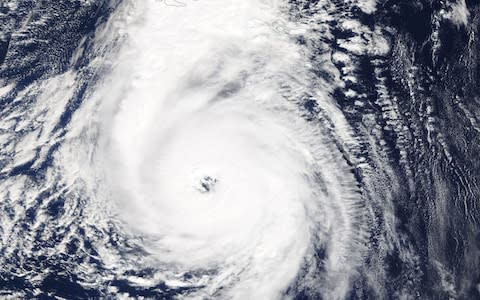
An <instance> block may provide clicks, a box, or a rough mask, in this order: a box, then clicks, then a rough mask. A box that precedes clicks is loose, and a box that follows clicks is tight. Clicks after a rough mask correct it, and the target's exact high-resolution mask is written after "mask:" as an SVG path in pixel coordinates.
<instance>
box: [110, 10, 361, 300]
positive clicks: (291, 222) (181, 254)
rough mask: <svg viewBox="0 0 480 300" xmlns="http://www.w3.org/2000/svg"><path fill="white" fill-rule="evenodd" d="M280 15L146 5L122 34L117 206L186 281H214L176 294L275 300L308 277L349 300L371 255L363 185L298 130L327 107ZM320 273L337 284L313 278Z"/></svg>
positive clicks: (314, 136) (308, 131)
mask: <svg viewBox="0 0 480 300" xmlns="http://www.w3.org/2000/svg"><path fill="white" fill-rule="evenodd" d="M165 4H167V5H165ZM282 9H283V7H282V6H280V5H279V3H267V2H260V1H227V2H225V1H196V2H194V1H191V2H188V3H186V5H184V6H178V5H168V2H167V3H165V2H158V1H146V2H145V3H143V4H138V3H135V4H133V3H132V4H130V6H129V8H128V18H127V19H126V20H123V21H124V22H126V23H125V27H124V28H122V29H123V30H126V31H127V39H126V43H125V45H124V46H123V48H122V50H121V51H120V53H119V59H118V61H119V62H118V63H117V64H116V65H115V66H114V67H113V71H112V73H111V74H110V75H109V77H110V80H111V81H112V82H115V85H121V86H123V87H124V88H123V90H124V92H123V93H122V94H121V95H115V94H114V95H110V94H109V93H108V91H105V94H104V97H105V99H108V101H111V103H112V107H115V112H114V116H113V118H111V119H110V121H111V124H110V125H108V126H106V128H109V131H108V137H107V139H108V143H106V144H107V145H108V146H105V148H104V150H103V151H106V152H107V155H106V156H108V157H109V158H108V161H109V163H108V167H107V168H106V169H107V170H108V171H107V177H108V178H110V182H111V188H112V191H111V192H112V195H113V197H112V198H114V199H117V202H116V203H117V204H116V209H118V215H119V217H120V218H121V219H122V220H123V221H124V222H125V223H126V224H127V227H128V228H129V230H131V231H132V232H134V233H135V234H140V235H143V236H145V237H146V238H145V247H146V250H147V251H148V253H150V254H151V255H153V256H154V257H155V258H156V259H157V260H158V263H159V264H164V265H165V264H166V265H172V266H175V269H176V270H177V274H171V276H173V277H175V278H177V281H178V280H180V279H179V278H180V277H179V276H180V275H181V274H185V273H186V272H191V271H192V270H193V271H195V270H196V271H198V270H203V271H209V273H208V274H209V275H208V276H206V275H202V276H200V277H198V278H195V277H193V278H188V280H185V282H182V283H177V284H182V285H190V286H199V287H201V288H199V290H198V296H200V297H201V296H215V295H217V296H224V297H227V298H235V299H247V298H249V297H252V296H253V295H255V297H256V298H257V299H275V298H278V297H279V296H280V295H281V294H280V293H281V292H285V290H286V289H287V288H288V286H289V285H290V284H291V283H292V282H293V281H294V280H295V278H296V277H297V276H305V277H306V278H308V280H310V281H311V282H312V284H314V283H315V282H317V281H319V280H322V281H323V283H322V284H323V285H326V286H327V289H326V290H327V291H328V293H330V295H335V297H343V296H344V295H342V293H344V290H343V289H344V286H346V285H347V284H348V280H349V276H350V275H351V274H350V268H354V266H355V263H356V259H357V256H358V255H359V253H360V252H361V251H362V249H361V243H359V240H361V225H362V224H361V222H362V220H361V210H360V209H358V208H356V207H355V206H356V205H358V203H359V202H360V196H359V194H355V183H354V182H355V179H354V178H353V174H352V173H350V172H349V171H348V166H347V165H346V164H345V162H343V161H342V158H341V157H340V156H339V155H338V154H335V149H332V146H331V145H329V141H328V138H327V137H324V135H325V134H326V132H327V131H326V130H323V129H322V128H318V127H316V126H318V125H314V124H310V123H308V122H307V121H306V120H304V119H302V118H301V117H299V116H301V115H302V111H301V109H300V108H299V106H298V103H296V99H298V97H299V96H301V95H302V93H317V95H319V96H318V97H321V96H322V95H324V94H325V93H323V94H322V91H315V90H308V89H312V88H311V87H310V83H309V70H308V65H307V63H306V61H305V60H306V57H305V49H301V48H300V47H299V46H298V45H297V44H295V43H294V42H293V41H292V37H291V36H289V34H288V33H286V32H284V31H282V30H278V28H276V27H275V26H274V25H275V24H279V22H280V21H281V24H284V26H287V27H290V28H287V29H288V30H289V31H294V30H302V28H295V27H294V26H293V24H290V23H289V22H288V20H286V19H283V17H282ZM295 26H297V27H298V26H299V25H295ZM302 65H304V66H305V67H303V68H302V67H301V66H302ZM292 82H293V84H292ZM102 95H103V94H102ZM324 101H327V100H324ZM105 119H106V120H108V119H109V118H105ZM359 212H360V213H359ZM319 247H320V248H324V249H325V253H326V257H324V258H318V257H316V256H315V255H314V253H315V252H314V251H318V248H319ZM318 259H324V260H325V261H324V262H323V263H324V266H325V269H326V270H327V271H326V272H327V274H328V277H327V278H320V276H319V275H318V274H315V273H312V272H310V271H309V265H312V266H313V265H316V264H318V263H319V262H318V261H315V260H318ZM314 261H315V262H314ZM301 270H303V272H304V273H305V274H303V275H299V274H300V273H301ZM199 274H200V273H199ZM308 280H306V281H305V282H308ZM180 281H181V280H180ZM317 284H318V283H317Z"/></svg>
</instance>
